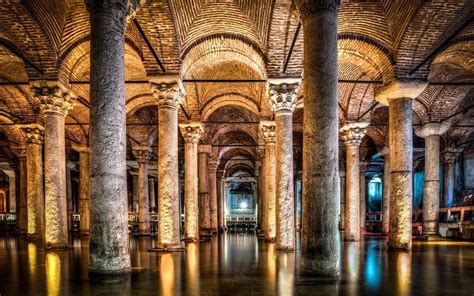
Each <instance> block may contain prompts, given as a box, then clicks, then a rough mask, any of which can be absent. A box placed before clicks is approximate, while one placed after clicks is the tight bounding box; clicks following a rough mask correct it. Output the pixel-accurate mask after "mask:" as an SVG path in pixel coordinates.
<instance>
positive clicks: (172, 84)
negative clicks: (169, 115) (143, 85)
mask: <svg viewBox="0 0 474 296" xmlns="http://www.w3.org/2000/svg"><path fill="white" fill-rule="evenodd" d="M151 89H152V92H153V96H155V98H156V100H157V102H158V108H168V109H174V110H178V108H179V105H180V104H181V103H182V102H183V100H184V92H183V91H182V89H183V88H182V86H181V83H180V81H179V80H178V78H177V77H175V76H173V77H171V78H170V77H163V79H161V81H157V82H152V83H151Z"/></svg>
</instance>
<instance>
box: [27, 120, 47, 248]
mask: <svg viewBox="0 0 474 296" xmlns="http://www.w3.org/2000/svg"><path fill="white" fill-rule="evenodd" d="M22 131H23V134H24V136H25V140H26V168H27V172H26V179H27V183H28V184H27V208H28V210H27V218H28V227H27V228H28V229H27V236H28V238H32V239H39V240H43V239H44V191H43V149H42V148H43V127H42V126H40V125H38V124H32V125H29V126H25V127H23V128H22Z"/></svg>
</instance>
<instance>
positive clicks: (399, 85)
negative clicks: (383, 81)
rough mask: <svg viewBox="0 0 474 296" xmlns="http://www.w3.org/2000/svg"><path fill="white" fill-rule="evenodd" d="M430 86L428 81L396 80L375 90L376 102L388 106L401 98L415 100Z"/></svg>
mask: <svg viewBox="0 0 474 296" xmlns="http://www.w3.org/2000/svg"><path fill="white" fill-rule="evenodd" d="M427 85H428V82H427V81H423V80H416V79H395V80H393V81H392V82H390V83H389V84H387V85H384V86H382V87H379V88H377V89H376V90H375V98H376V100H377V101H378V102H379V103H381V104H383V105H386V106H389V105H390V103H391V102H392V101H394V100H398V99H401V98H405V99H415V98H417V97H418V96H419V95H420V94H421V93H422V92H423V90H425V88H426V86H427Z"/></svg>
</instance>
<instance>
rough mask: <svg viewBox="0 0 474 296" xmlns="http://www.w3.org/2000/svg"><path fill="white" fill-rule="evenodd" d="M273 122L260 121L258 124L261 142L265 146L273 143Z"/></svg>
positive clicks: (274, 137) (274, 135)
mask: <svg viewBox="0 0 474 296" xmlns="http://www.w3.org/2000/svg"><path fill="white" fill-rule="evenodd" d="M275 128H276V127H275V122H274V121H261V122H260V131H261V133H262V136H263V140H264V141H265V143H266V144H272V143H275V140H276V134H275Z"/></svg>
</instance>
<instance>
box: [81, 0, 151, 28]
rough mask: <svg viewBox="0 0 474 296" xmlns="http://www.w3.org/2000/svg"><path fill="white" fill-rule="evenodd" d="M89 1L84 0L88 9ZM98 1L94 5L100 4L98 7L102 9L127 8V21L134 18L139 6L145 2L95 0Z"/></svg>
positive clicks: (134, 0) (140, 0)
mask: <svg viewBox="0 0 474 296" xmlns="http://www.w3.org/2000/svg"><path fill="white" fill-rule="evenodd" d="M91 1H93V0H85V1H84V2H85V3H86V7H87V9H88V10H90V7H91V6H90V5H91ZM95 2H98V3H97V4H96V5H98V6H99V5H100V6H99V8H101V9H102V10H107V9H109V10H110V9H117V8H118V9H125V10H127V23H128V22H130V21H131V20H132V19H134V18H135V15H136V14H137V12H138V10H139V9H140V7H142V6H143V5H145V4H146V0H113V1H95Z"/></svg>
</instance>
